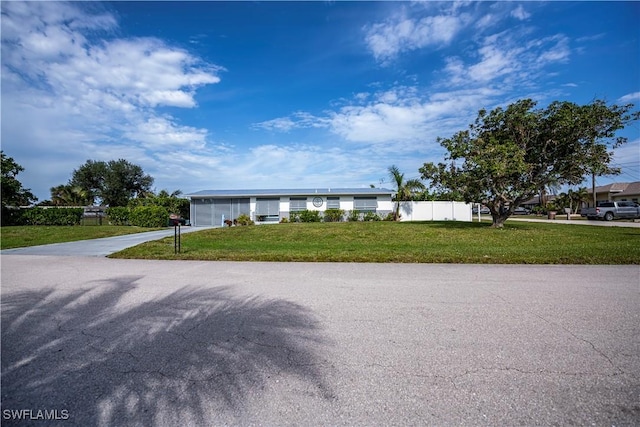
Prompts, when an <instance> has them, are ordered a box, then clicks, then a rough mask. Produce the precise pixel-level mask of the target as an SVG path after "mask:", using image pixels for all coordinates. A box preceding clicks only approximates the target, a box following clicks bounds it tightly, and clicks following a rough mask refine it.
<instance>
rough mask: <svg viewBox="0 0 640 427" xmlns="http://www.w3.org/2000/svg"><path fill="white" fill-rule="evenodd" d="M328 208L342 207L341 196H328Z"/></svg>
mask: <svg viewBox="0 0 640 427" xmlns="http://www.w3.org/2000/svg"><path fill="white" fill-rule="evenodd" d="M327 209H340V197H333V196H332V197H327Z"/></svg>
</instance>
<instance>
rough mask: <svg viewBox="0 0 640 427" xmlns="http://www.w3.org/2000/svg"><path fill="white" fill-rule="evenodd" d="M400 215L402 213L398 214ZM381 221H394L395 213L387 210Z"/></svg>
mask: <svg viewBox="0 0 640 427" xmlns="http://www.w3.org/2000/svg"><path fill="white" fill-rule="evenodd" d="M400 216H402V215H400ZM382 220H383V221H395V220H396V214H394V213H393V212H389V213H388V214H387V215H386V216H385V217H384V218H383V219H382Z"/></svg>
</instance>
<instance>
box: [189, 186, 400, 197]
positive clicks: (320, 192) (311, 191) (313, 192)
mask: <svg viewBox="0 0 640 427" xmlns="http://www.w3.org/2000/svg"><path fill="white" fill-rule="evenodd" d="M393 193H395V191H394V190H389V189H387V188H294V189H260V190H202V191H197V192H195V193H191V194H185V196H186V197H190V198H193V197H215V198H221V197H269V196H273V197H282V196H376V195H391V194H393Z"/></svg>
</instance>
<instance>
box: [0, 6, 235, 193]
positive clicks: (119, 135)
mask: <svg viewBox="0 0 640 427" xmlns="http://www.w3.org/2000/svg"><path fill="white" fill-rule="evenodd" d="M101 7H102V6H100V5H99V4H92V3H58V2H24V3H23V2H2V30H3V31H2V102H3V109H2V133H3V148H4V149H5V150H7V151H10V152H11V154H12V155H14V156H15V157H16V158H17V159H18V158H21V157H22V156H27V155H28V157H29V158H30V160H29V163H28V164H24V166H25V167H29V168H30V169H34V168H39V167H45V168H46V167H47V163H51V161H52V160H55V161H56V162H57V163H56V165H59V164H64V165H65V168H64V169H65V170H66V173H64V174H62V172H60V174H57V175H56V176H55V177H52V178H50V179H49V180H48V181H45V182H49V183H50V184H51V185H54V184H62V183H65V182H66V181H67V180H68V179H69V177H70V173H71V171H72V170H73V169H74V168H76V167H78V166H79V165H81V164H82V163H84V162H85V161H86V160H87V159H89V158H91V159H95V160H112V159H116V158H125V157H126V158H127V159H128V160H129V161H133V162H135V161H136V160H140V163H139V164H141V165H143V168H144V169H145V171H146V172H147V173H151V172H152V171H153V169H150V168H156V163H155V162H156V159H157V158H158V157H159V156H158V154H157V153H154V152H152V151H149V149H151V148H158V147H162V149H163V150H171V151H180V150H183V151H185V150H186V151H191V152H194V153H195V152H201V153H202V152H205V149H206V145H207V144H208V142H209V141H208V138H209V135H208V131H207V130H205V129H197V128H194V127H191V126H184V125H181V124H179V122H178V121H177V120H176V119H175V118H173V117H171V116H168V115H166V114H160V113H159V112H158V111H156V107H159V106H171V107H180V108H193V107H195V106H196V101H195V99H194V96H195V93H196V90H197V89H198V88H199V87H201V86H203V85H209V84H215V83H218V82H219V81H220V77H219V76H218V74H219V73H220V72H221V71H222V70H223V68H222V67H220V66H217V65H214V64H209V63H206V62H204V61H202V60H201V59H200V58H198V57H196V56H194V55H192V54H191V53H189V52H188V51H186V50H184V49H182V48H177V47H175V46H171V45H168V44H166V43H165V42H163V41H161V40H158V39H155V38H127V39H125V38H117V37H115V36H114V34H115V32H114V30H115V29H116V28H117V21H116V19H115V17H114V16H113V15H111V14H109V13H107V12H104V11H99V10H98V9H99V8H101ZM63 152H64V153H65V155H64V156H63V155H62V153H63ZM161 169H162V167H161V166H158V167H157V169H156V170H161ZM61 170H62V168H61ZM151 174H152V175H153V173H151ZM52 180H55V181H53V182H52ZM25 185H27V186H29V182H28V179H27V181H26V182H25ZM32 187H36V186H35V185H32ZM33 189H34V190H37V191H39V194H40V198H43V197H47V196H48V188H37V189H36V188H33Z"/></svg>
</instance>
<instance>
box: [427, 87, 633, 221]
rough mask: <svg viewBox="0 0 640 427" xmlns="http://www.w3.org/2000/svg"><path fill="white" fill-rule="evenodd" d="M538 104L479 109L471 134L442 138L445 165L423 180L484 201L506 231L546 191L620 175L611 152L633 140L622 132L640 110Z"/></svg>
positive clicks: (596, 104) (468, 198)
mask: <svg viewBox="0 0 640 427" xmlns="http://www.w3.org/2000/svg"><path fill="white" fill-rule="evenodd" d="M535 106H536V103H535V102H534V101H532V100H530V99H525V100H520V101H517V102H515V103H513V104H511V105H509V106H508V107H507V108H506V109H503V108H496V109H494V110H492V111H490V112H487V111H486V110H480V111H479V113H478V117H477V118H476V120H475V122H474V123H473V124H471V125H470V126H469V129H468V130H464V131H460V132H458V133H456V134H455V135H453V136H452V137H451V138H444V139H443V138H438V142H439V143H440V144H441V145H442V146H443V147H444V148H446V149H447V151H448V155H447V157H446V158H445V161H446V163H439V164H437V165H436V164H434V163H425V164H424V166H423V167H422V168H420V172H421V173H422V178H423V179H428V180H430V181H431V183H432V184H433V185H434V186H435V187H436V188H442V189H449V190H457V191H459V192H460V193H461V194H462V195H463V197H464V200H465V201H466V202H469V203H471V202H482V203H484V204H485V205H486V206H487V207H488V208H489V210H490V212H491V216H492V218H493V226H494V227H502V226H503V224H504V221H505V220H506V219H507V218H509V216H511V214H512V213H513V211H514V210H515V208H516V207H518V206H519V205H520V204H521V203H522V202H524V201H526V200H528V199H530V198H532V197H533V196H535V195H536V194H537V193H538V192H539V190H540V188H545V187H547V186H549V185H550V184H572V185H575V184H579V183H581V182H582V181H583V180H584V177H585V175H588V174H590V173H592V171H593V170H595V168H596V166H597V167H598V169H597V170H598V171H603V170H606V171H609V172H615V170H614V169H612V168H609V166H608V165H609V162H610V160H611V154H610V152H609V149H610V148H614V147H616V146H618V145H620V144H622V143H624V142H626V139H625V138H623V137H617V136H616V133H617V131H619V130H620V129H623V128H624V127H625V125H626V124H627V123H629V122H630V121H631V120H637V119H638V113H637V112H635V113H630V110H631V109H632V108H633V105H632V104H629V105H624V106H617V105H612V106H607V105H606V104H605V103H604V102H603V101H594V102H593V103H591V104H589V105H585V106H579V105H577V104H574V103H571V102H559V101H556V102H553V103H552V104H550V105H549V106H548V107H547V108H545V109H535ZM603 152H605V153H608V154H607V155H606V156H602V155H601V154H602V153H603ZM596 154H598V155H596Z"/></svg>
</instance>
